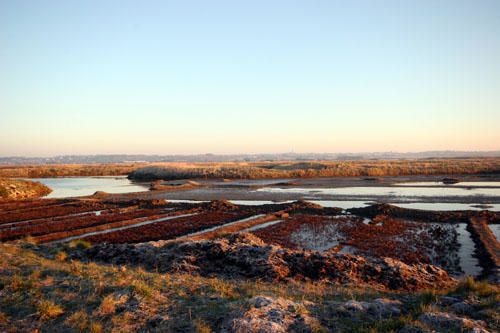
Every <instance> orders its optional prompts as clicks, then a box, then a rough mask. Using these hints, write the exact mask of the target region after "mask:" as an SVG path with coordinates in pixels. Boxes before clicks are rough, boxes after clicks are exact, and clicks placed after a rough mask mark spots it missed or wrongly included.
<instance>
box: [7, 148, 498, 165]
mask: <svg viewBox="0 0 500 333" xmlns="http://www.w3.org/2000/svg"><path fill="white" fill-rule="evenodd" d="M461 157H463V158H467V157H500V151H498V150H497V151H426V152H415V153H395V152H374V153H277V154H227V155H225V154H197V155H141V154H139V155H127V154H113V155H61V156H53V157H22V156H9V157H0V164H89V163H127V162H128V163H130V162H245V161H247V162H257V161H283V160H285V161H308V160H362V159H406V158H407V159H415V158H461Z"/></svg>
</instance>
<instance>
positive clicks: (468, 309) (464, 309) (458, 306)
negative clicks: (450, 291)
mask: <svg viewBox="0 0 500 333" xmlns="http://www.w3.org/2000/svg"><path fill="white" fill-rule="evenodd" d="M451 309H452V310H453V311H454V312H456V313H459V314H471V313H472V312H473V311H474V308H473V307H472V306H471V305H470V304H467V303H465V302H457V303H454V304H452V305H451Z"/></svg>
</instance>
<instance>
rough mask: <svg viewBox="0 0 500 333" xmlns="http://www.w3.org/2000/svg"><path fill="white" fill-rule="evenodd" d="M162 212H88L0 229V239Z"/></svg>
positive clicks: (66, 229)
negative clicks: (97, 213)
mask: <svg viewBox="0 0 500 333" xmlns="http://www.w3.org/2000/svg"><path fill="white" fill-rule="evenodd" d="M162 212H165V210H163V209H155V210H152V209H150V210H145V209H139V210H135V211H131V212H125V213H122V212H120V211H119V210H114V211H112V212H109V213H105V214H101V215H95V213H89V214H84V215H79V216H73V217H72V216H69V217H66V218H65V219H62V220H56V221H50V220H49V221H46V222H45V223H42V224H36V225H31V226H23V227H16V228H12V229H4V230H2V229H0V240H2V241H6V240H13V239H17V238H21V237H25V236H27V235H31V236H41V235H46V234H51V233H55V232H63V231H71V232H77V230H76V229H80V228H88V227H93V226H97V225H102V224H111V223H113V222H117V221H127V220H132V219H136V218H148V217H151V216H158V215H159V214H161V213H162ZM169 213H170V212H169Z"/></svg>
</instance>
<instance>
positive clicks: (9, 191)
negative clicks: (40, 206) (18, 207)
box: [0, 178, 51, 199]
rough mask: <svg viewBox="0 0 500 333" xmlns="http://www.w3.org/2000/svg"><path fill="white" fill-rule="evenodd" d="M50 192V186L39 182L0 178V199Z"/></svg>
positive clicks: (29, 196)
mask: <svg viewBox="0 0 500 333" xmlns="http://www.w3.org/2000/svg"><path fill="white" fill-rule="evenodd" d="M50 192H51V189H50V188H48V187H47V186H45V185H43V184H41V183H39V182H32V181H26V180H19V179H8V178H3V179H2V178H0V199H2V198H6V199H21V198H36V197H41V196H43V195H46V194H48V193H50Z"/></svg>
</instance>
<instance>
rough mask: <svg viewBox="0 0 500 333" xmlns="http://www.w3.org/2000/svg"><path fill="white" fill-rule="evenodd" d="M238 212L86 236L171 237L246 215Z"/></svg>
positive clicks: (122, 239)
mask: <svg viewBox="0 0 500 333" xmlns="http://www.w3.org/2000/svg"><path fill="white" fill-rule="evenodd" d="M247 216H248V214H242V213H239V212H206V213H202V214H199V215H195V216H189V217H182V218H179V219H175V220H171V221H168V222H165V223H153V224H148V225H144V226H140V227H136V228H129V229H126V230H120V231H116V232H110V233H106V234H101V235H95V236H90V237H86V238H85V240H87V241H90V242H91V243H103V242H108V243H139V242H147V241H155V240H162V239H171V238H175V237H178V236H182V235H185V234H188V233H192V232H196V231H199V230H202V229H205V228H210V227H213V226H216V225H221V224H225V223H228V222H231V221H234V220H237V219H241V218H244V217H247Z"/></svg>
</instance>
